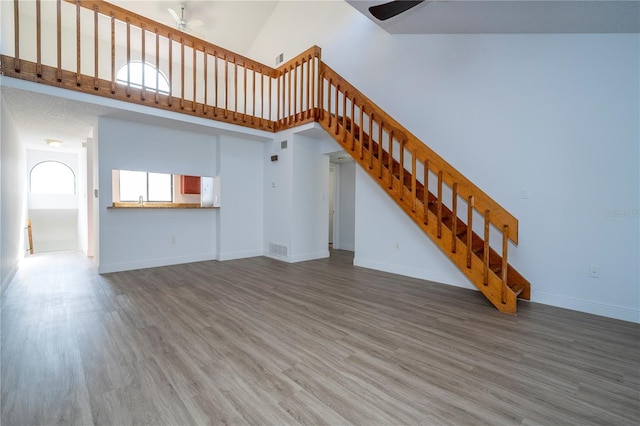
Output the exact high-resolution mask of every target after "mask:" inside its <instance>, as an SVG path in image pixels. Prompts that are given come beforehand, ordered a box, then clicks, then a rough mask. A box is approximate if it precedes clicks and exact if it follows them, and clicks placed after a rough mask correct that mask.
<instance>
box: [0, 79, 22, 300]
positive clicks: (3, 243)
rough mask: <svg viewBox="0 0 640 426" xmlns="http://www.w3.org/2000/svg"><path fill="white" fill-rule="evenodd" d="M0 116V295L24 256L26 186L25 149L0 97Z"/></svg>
mask: <svg viewBox="0 0 640 426" xmlns="http://www.w3.org/2000/svg"><path fill="white" fill-rule="evenodd" d="M0 78H1V77H0ZM0 114H1V115H0V134H1V140H0V237H1V238H0V285H1V288H0V293H4V291H5V290H6V288H7V286H8V285H9V283H10V282H11V279H12V278H13V276H14V274H15V273H16V270H17V269H18V261H19V260H20V259H21V258H22V257H23V255H24V252H23V249H24V227H25V221H26V206H27V204H26V200H27V187H26V178H25V176H26V160H25V149H24V147H23V146H22V142H21V140H20V136H19V135H18V129H17V127H16V124H15V122H14V121H13V117H11V114H10V113H9V109H8V108H7V106H6V104H5V101H4V98H3V97H2V95H1V94H0Z"/></svg>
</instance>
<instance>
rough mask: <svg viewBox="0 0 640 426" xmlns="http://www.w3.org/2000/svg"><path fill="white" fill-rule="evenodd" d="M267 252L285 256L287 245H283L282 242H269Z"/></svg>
mask: <svg viewBox="0 0 640 426" xmlns="http://www.w3.org/2000/svg"><path fill="white" fill-rule="evenodd" d="M269 254H271V255H274V256H282V257H286V256H287V246H284V245H282V244H274V243H270V244H269Z"/></svg>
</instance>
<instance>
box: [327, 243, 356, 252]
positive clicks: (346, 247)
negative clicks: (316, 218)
mask: <svg viewBox="0 0 640 426" xmlns="http://www.w3.org/2000/svg"><path fill="white" fill-rule="evenodd" d="M333 248H334V249H336V250H346V251H356V247H355V246H354V245H353V244H338V245H336V244H333Z"/></svg>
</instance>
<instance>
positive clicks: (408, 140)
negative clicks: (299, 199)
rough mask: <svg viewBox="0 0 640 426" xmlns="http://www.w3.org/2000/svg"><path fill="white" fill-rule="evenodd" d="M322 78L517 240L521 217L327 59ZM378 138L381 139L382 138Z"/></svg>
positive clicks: (510, 236) (499, 228)
mask: <svg viewBox="0 0 640 426" xmlns="http://www.w3.org/2000/svg"><path fill="white" fill-rule="evenodd" d="M321 80H327V81H329V82H330V83H329V85H330V86H332V87H336V88H337V87H339V88H340V91H341V92H342V93H344V92H348V93H350V94H351V96H355V97H357V98H358V100H359V101H360V102H362V104H363V105H365V107H366V109H367V110H371V111H373V113H374V114H375V116H376V119H377V121H378V122H381V123H384V129H385V130H387V131H388V133H391V132H393V134H394V135H395V136H396V137H399V138H402V140H403V141H404V147H405V149H406V150H408V151H409V152H414V151H415V152H416V156H417V158H418V160H419V161H421V162H424V161H426V160H428V161H429V169H430V170H431V171H433V172H434V173H435V174H436V175H438V174H439V173H440V172H442V179H443V182H444V183H446V184H447V186H449V187H450V188H452V187H453V185H454V184H457V189H458V195H459V196H460V197H462V198H463V199H467V198H468V197H470V196H473V198H474V202H475V205H474V207H475V209H476V211H478V212H480V213H481V214H482V213H483V212H485V211H486V210H489V211H491V223H492V224H493V225H494V226H495V227H496V228H497V229H498V230H502V229H503V227H504V225H508V237H509V240H511V241H512V242H513V243H514V244H517V243H518V220H517V219H516V218H515V217H514V216H513V215H512V214H511V213H509V212H508V211H507V210H506V209H505V208H504V207H502V206H501V205H500V204H498V203H497V202H496V201H495V200H493V199H492V198H491V197H490V196H489V195H487V194H486V193H485V192H484V191H482V190H481V189H480V188H478V187H477V186H476V185H475V184H474V183H473V182H471V181H470V180H469V179H468V178H466V177H465V176H464V175H463V174H462V173H460V172H459V171H458V170H457V169H456V168H455V167H453V166H452V165H451V164H449V163H448V162H447V161H446V160H444V159H443V158H442V157H440V156H439V155H438V154H436V153H435V152H434V151H433V150H432V149H431V148H429V147H428V146H426V145H425V144H424V143H423V142H422V141H421V140H419V139H418V138H417V137H416V136H414V135H413V134H412V133H411V132H410V131H409V130H407V129H406V128H405V127H403V126H402V125H401V124H400V123H398V122H397V121H396V120H395V119H393V117H391V116H390V115H389V114H387V113H386V112H384V111H383V110H382V108H380V107H379V106H378V105H377V104H375V103H374V102H373V101H372V100H370V99H369V98H368V97H366V96H365V95H364V94H362V93H361V92H360V91H359V90H357V89H356V88H355V87H354V86H353V85H351V84H350V83H349V82H348V81H347V80H345V79H344V78H343V77H341V76H340V75H339V74H338V73H337V72H335V71H334V70H333V69H331V67H329V66H328V65H327V64H325V63H324V62H322V67H321ZM336 110H337V108H336ZM379 140H381V138H380V139H379Z"/></svg>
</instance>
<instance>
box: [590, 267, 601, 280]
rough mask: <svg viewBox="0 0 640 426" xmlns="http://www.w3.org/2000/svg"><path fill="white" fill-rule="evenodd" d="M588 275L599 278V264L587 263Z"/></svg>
mask: <svg viewBox="0 0 640 426" xmlns="http://www.w3.org/2000/svg"><path fill="white" fill-rule="evenodd" d="M589 276H590V277H591V278H600V266H598V265H589Z"/></svg>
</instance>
